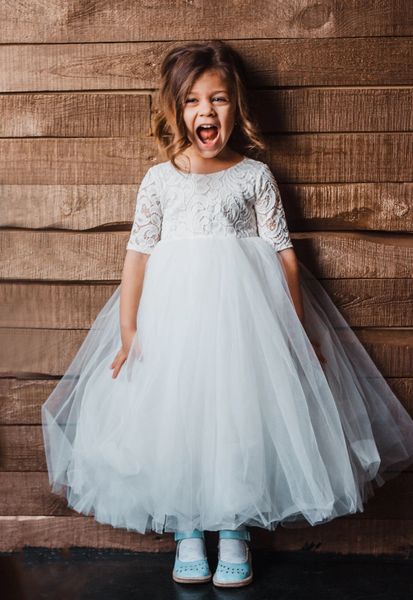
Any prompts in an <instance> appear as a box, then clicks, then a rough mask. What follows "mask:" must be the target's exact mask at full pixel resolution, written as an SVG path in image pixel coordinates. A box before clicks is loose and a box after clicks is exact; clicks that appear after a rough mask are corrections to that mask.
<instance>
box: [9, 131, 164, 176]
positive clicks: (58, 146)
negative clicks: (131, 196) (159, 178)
mask: <svg viewBox="0 0 413 600" xmlns="http://www.w3.org/2000/svg"><path fill="white" fill-rule="evenodd" d="M0 154H1V156H2V157H3V160H2V161H1V163H0V178H1V181H2V183H3V184H5V183H9V184H16V183H17V184H19V185H20V184H26V183H31V184H45V183H46V184H63V185H66V184H72V185H73V184H75V185H79V184H91V183H93V184H109V183H111V184H127V183H129V184H134V185H137V182H138V181H141V179H142V177H143V176H144V174H145V173H146V171H147V169H148V168H149V167H151V166H152V165H153V164H155V163H156V162H158V161H157V160H156V153H155V146H154V142H153V140H151V139H150V138H149V137H145V136H140V137H139V138H138V139H137V138H124V137H123V138H96V139H93V138H89V139H87V138H81V139H77V138H57V139H48V138H44V139H35V138H33V139H1V140H0Z"/></svg>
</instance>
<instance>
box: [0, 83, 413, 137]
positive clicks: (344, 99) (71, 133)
mask: <svg viewBox="0 0 413 600" xmlns="http://www.w3.org/2000/svg"><path fill="white" fill-rule="evenodd" d="M249 94H250V102H251V105H252V106H254V109H255V112H256V115H257V119H258V122H259V124H260V127H261V130H262V131H263V132H265V133H298V132H300V133H312V132H313V133H323V132H326V133H332V132H337V133H342V132H345V131H346V132H349V133H354V132H358V131H365V132H378V131H383V132H391V131H412V130H413V113H412V110H411V106H412V104H413V89H412V88H405V89H403V88H386V87H383V88H381V89H380V88H369V87H357V88H317V87H314V88H302V89H300V88H293V89H290V90H288V89H280V90H260V89H257V90H256V89H252V90H250V91H249ZM150 105H151V94H147V93H145V92H133V91H127V92H116V91H114V92H76V93H73V92H66V93H43V94H36V93H25V94H19V93H16V94H13V93H11V94H6V95H3V96H0V113H1V114H2V115H3V119H2V120H1V122H0V137H46V136H47V137H66V136H68V137H116V136H126V137H131V136H133V135H150V133H151V130H150V123H149V120H150V110H151V106H150Z"/></svg>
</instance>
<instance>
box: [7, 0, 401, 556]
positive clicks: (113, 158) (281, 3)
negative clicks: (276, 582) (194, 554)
mask: <svg viewBox="0 0 413 600" xmlns="http://www.w3.org/2000/svg"><path fill="white" fill-rule="evenodd" d="M0 15H1V21H2V28H1V32H0V35H1V40H0V42H1V45H0V61H1V70H0V71H1V72H0V78H1V81H0V86H1V90H0V91H1V94H0V110H1V115H2V118H1V119H0V136H1V139H0V152H1V163H0V177H1V183H2V185H1V188H0V202H1V213H0V218H1V223H0V224H1V227H2V231H1V267H0V277H1V279H2V285H1V291H0V294H1V305H2V310H1V317H0V319H1V323H0V326H1V329H0V336H1V342H0V365H1V371H0V376H1V379H0V397H1V398H0V539H1V542H0V550H11V549H17V548H21V547H22V546H23V545H30V546H36V545H40V546H55V547H59V546H69V545H76V546H94V547H99V548H101V547H112V548H130V549H140V550H150V551H158V550H159V551H160V550H171V549H173V547H174V543H173V540H172V536H171V534H166V535H164V536H160V535H156V534H154V535H147V536H142V535H139V534H135V533H132V532H127V531H125V530H121V529H115V528H113V527H111V526H104V525H101V524H97V523H96V522H95V521H94V519H93V517H85V516H82V515H79V514H77V513H75V512H74V511H72V510H69V509H67V507H66V506H65V503H64V501H62V500H61V499H60V498H58V497H57V496H55V495H52V494H51V493H50V491H49V487H48V481H47V474H46V472H45V468H46V465H45V458H44V452H43V446H42V437H41V429H40V406H41V404H42V403H43V402H44V400H45V399H46V397H47V396H48V394H49V393H50V392H51V391H52V390H53V387H54V386H55V384H56V381H57V380H58V378H59V377H60V376H61V375H62V373H63V372H64V370H65V368H66V367H67V365H68V363H69V361H70V359H71V357H72V356H73V355H74V353H75V352H76V349H77V348H78V347H79V344H80V343H81V341H82V339H83V338H84V337H85V335H86V332H87V330H88V328H89V327H90V325H91V323H92V321H93V319H94V317H95V316H96V314H97V313H98V311H99V310H100V308H101V307H102V306H103V304H104V303H105V302H106V300H107V299H108V298H109V296H110V295H111V294H112V292H113V291H114V289H115V288H116V286H117V285H118V284H119V281H120V275H121V268H122V263H123V259H124V253H125V244H126V240H127V237H128V235H129V229H130V226H131V222H132V218H133V211H134V204H135V196H136V191H137V188H138V185H139V183H140V181H141V178H142V176H143V174H144V173H145V171H146V170H147V168H148V167H149V166H151V165H152V164H154V163H156V162H157V161H158V160H160V159H159V158H158V157H157V154H156V147H155V144H154V140H153V136H152V134H151V125H150V113H151V103H152V98H153V93H154V91H155V89H156V88H157V85H158V81H157V78H156V74H157V68H158V66H159V63H160V60H161V58H162V56H163V54H164V52H165V51H166V50H167V49H168V48H170V47H171V46H174V45H176V44H180V43H181V41H184V40H193V39H200V40H206V39H209V38H210V37H212V38H221V39H225V40H228V41H229V42H230V43H231V44H232V45H233V46H234V47H235V48H236V49H238V50H239V51H240V52H241V53H242V55H243V56H244V58H245V60H246V63H247V65H248V67H249V70H250V73H251V79H250V84H251V87H252V88H253V90H254V106H255V109H256V111H257V112H258V115H259V119H260V123H261V125H262V127H263V130H264V132H265V135H266V138H267V139H268V141H269V142H270V147H271V152H270V159H269V162H270V165H271V167H272V168H273V171H274V174H275V175H276V178H277V180H278V182H279V184H280V188H281V192H282V196H283V200H284V205H285V209H286V214H287V218H288V222H289V226H290V230H291V234H292V239H293V241H294V246H295V248H296V251H297V253H298V256H299V258H300V259H301V260H302V261H303V262H304V263H306V264H307V266H308V267H309V268H311V269H312V270H313V272H314V273H315V274H316V275H317V276H318V277H319V279H320V281H321V282H322V284H323V285H324V286H325V288H326V290H327V291H328V292H329V293H330V295H331V297H332V298H333V300H334V301H335V303H336V305H337V306H338V307H339V309H340V310H341V311H342V314H343V315H344V317H345V318H346V319H347V320H348V322H349V323H350V324H351V326H352V327H353V328H354V331H355V332H356V334H357V335H358V336H359V339H360V340H361V341H362V343H363V344H364V345H365V347H366V349H367V350H368V352H369V353H370V355H371V356H372V358H373V359H374V361H375V362H376V364H377V365H378V367H379V368H380V369H381V371H382V373H383V374H384V376H385V377H386V379H387V381H388V382H389V384H390V386H391V388H392V389H393V390H394V392H395V393H396V394H397V395H398V397H399V398H400V400H401V402H402V403H403V404H404V406H406V408H407V409H408V410H409V411H410V413H411V414H412V416H413V406H412V387H413V385H412V384H413V377H412V368H411V366H412V347H413V330H412V326H413V305H412V291H413V286H412V278H411V275H412V259H413V245H412V238H411V232H412V229H413V208H412V197H413V183H412V154H413V152H412V129H413V113H412V102H413V89H412V83H413V81H412V80H413V72H412V69H411V65H412V64H413V38H412V33H413V32H412V29H413V5H412V3H411V2H409V1H408V0H404V1H403V0H400V1H397V0H387V1H386V0H381V1H380V2H377V1H374V0H364V1H363V2H359V1H357V0H354V1H350V2H340V1H339V0H329V1H328V2H325V1H324V0H319V1H318V2H316V3H315V2H312V1H311V0H272V1H262V0H255V1H242V2H239V1H236V0H227V1H226V2H225V3H224V5H222V2H221V1H220V0H209V1H206V0H198V1H195V2H190V3H189V2H180V1H178V0H169V1H168V2H164V3H152V2H151V3H140V2H136V1H134V0H129V1H127V0H124V1H122V2H116V1H109V0H106V1H105V0H102V1H100V2H94V3H89V2H87V0H84V1H83V2H76V3H71V2H64V1H63V0H51V1H50V2H49V3H48V6H47V10H44V2H41V1H40V0H33V1H32V2H30V3H11V2H2V3H1V8H0ZM218 15H219V16H218ZM233 38H234V39H233ZM235 38H236V39H235ZM412 500H413V473H412V472H409V471H407V472H404V473H403V474H402V475H400V476H399V477H397V478H396V479H395V480H393V481H392V482H389V483H387V484H386V485H385V486H384V488H381V489H380V490H379V492H378V494H377V495H376V497H375V498H373V499H372V500H370V502H369V503H368V505H367V506H366V510H365V511H364V512H363V513H359V514H357V515H352V516H351V517H342V518H339V519H336V520H335V521H333V522H331V523H328V524H325V525H320V526H317V527H315V528H314V527H309V528H307V529H299V530H283V529H278V531H277V532H275V533H273V534H271V533H269V532H265V531H263V530H258V529H253V536H254V537H253V543H254V545H255V546H262V547H267V548H273V549H278V550H281V549H282V550H285V549H291V550H296V549H308V550H310V551H317V552H325V551H334V552H342V553H371V554H380V553H396V554H403V555H407V554H408V553H409V552H411V548H412V542H413V502H412Z"/></svg>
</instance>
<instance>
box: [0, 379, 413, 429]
mask: <svg viewBox="0 0 413 600" xmlns="http://www.w3.org/2000/svg"><path fill="white" fill-rule="evenodd" d="M386 381H387V383H388V385H389V386H390V388H391V389H392V391H393V393H394V394H395V395H396V396H397V398H398V399H399V401H400V402H401V404H402V405H403V406H404V408H405V409H406V410H407V411H408V412H409V414H410V415H411V416H412V418H413V378H411V377H410V378H409V377H405V378H397V377H387V378H386ZM57 382H58V380H57V379H49V380H47V379H7V378H4V379H0V425H40V424H41V415H40V409H41V405H42V404H43V402H45V401H46V399H47V398H48V396H50V394H51V393H52V391H53V390H54V388H55V387H56V384H57Z"/></svg>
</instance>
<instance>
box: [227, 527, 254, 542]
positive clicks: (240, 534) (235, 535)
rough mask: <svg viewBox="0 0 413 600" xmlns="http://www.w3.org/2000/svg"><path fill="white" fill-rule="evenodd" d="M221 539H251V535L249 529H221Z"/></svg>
mask: <svg viewBox="0 0 413 600" xmlns="http://www.w3.org/2000/svg"><path fill="white" fill-rule="evenodd" d="M219 539H220V540H222V539H231V540H248V541H250V540H251V535H250V532H249V531H248V529H220V530H219Z"/></svg>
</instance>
